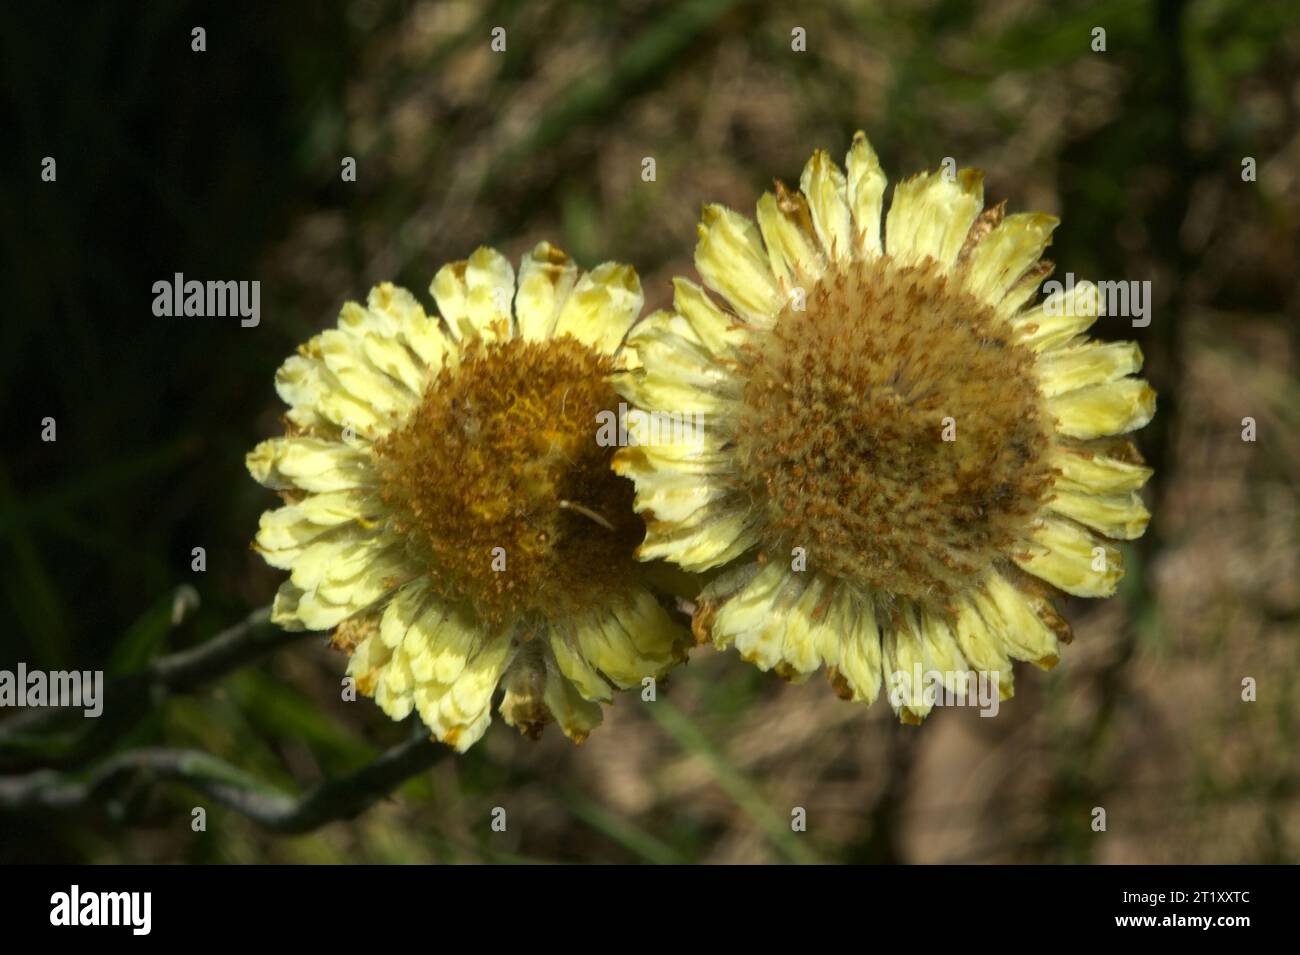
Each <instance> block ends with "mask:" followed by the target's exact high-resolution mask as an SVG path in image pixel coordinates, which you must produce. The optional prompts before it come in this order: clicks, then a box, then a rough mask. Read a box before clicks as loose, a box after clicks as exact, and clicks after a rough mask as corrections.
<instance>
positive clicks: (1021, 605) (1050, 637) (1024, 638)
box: [974, 574, 1061, 667]
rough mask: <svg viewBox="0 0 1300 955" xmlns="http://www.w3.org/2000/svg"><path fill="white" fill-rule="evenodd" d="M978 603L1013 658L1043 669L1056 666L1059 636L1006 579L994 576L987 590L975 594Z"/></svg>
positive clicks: (982, 614)
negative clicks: (1034, 664) (1057, 636)
mask: <svg viewBox="0 0 1300 955" xmlns="http://www.w3.org/2000/svg"><path fill="white" fill-rule="evenodd" d="M974 602H975V605H976V606H977V607H978V608H979V611H980V615H981V616H982V617H983V619H984V621H985V622H986V623H987V625H988V628H989V630H990V632H992V633H994V634H996V635H997V637H998V639H999V641H1000V642H1001V643H1002V645H1003V647H1004V648H1005V649H1006V651H1007V653H1009V654H1010V655H1011V656H1012V657H1014V658H1015V659H1017V660H1028V661H1030V662H1031V663H1036V664H1038V665H1039V666H1042V667H1052V666H1055V665H1056V661H1057V660H1058V659H1059V658H1060V655H1061V650H1060V645H1059V642H1058V640H1057V638H1056V634H1055V633H1054V632H1053V631H1052V629H1051V628H1050V627H1048V626H1047V624H1046V623H1044V622H1043V620H1042V619H1041V618H1040V617H1039V616H1038V614H1037V613H1035V612H1034V609H1033V607H1032V606H1031V605H1030V602H1029V600H1028V599H1027V598H1026V597H1025V595H1024V594H1023V593H1021V592H1020V591H1019V590H1017V589H1016V588H1015V587H1014V586H1013V585H1012V584H1011V583H1010V582H1009V581H1008V580H1007V579H1006V578H1005V577H1003V576H1002V575H1000V574H991V575H990V576H989V578H988V579H987V580H986V581H985V587H984V590H983V591H982V592H981V591H977V592H976V593H975V595H974Z"/></svg>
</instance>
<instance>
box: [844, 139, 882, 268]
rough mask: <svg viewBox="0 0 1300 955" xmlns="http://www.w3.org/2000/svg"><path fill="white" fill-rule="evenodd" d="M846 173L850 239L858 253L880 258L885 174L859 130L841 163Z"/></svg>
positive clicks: (874, 153) (873, 151)
mask: <svg viewBox="0 0 1300 955" xmlns="http://www.w3.org/2000/svg"><path fill="white" fill-rule="evenodd" d="M844 165H845V168H846V169H847V170H848V200H849V207H850V208H851V209H852V211H853V237H854V241H855V243H856V245H857V250H858V252H859V254H862V255H869V256H871V255H880V253H881V250H882V246H881V242H880V222H881V208H882V206H883V204H884V196H885V185H886V180H885V172H884V170H883V169H881V168H880V160H879V159H877V158H876V152H875V150H874V149H872V148H871V143H869V142H868V141H867V137H866V134H864V133H863V132H862V131H861V130H859V131H858V132H857V133H855V134H854V136H853V145H852V147H851V148H850V149H849V154H848V156H847V157H846V158H845V161H844Z"/></svg>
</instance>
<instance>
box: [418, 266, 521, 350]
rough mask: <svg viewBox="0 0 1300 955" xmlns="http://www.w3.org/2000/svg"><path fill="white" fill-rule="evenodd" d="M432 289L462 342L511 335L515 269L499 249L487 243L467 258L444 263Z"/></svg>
mask: <svg viewBox="0 0 1300 955" xmlns="http://www.w3.org/2000/svg"><path fill="white" fill-rule="evenodd" d="M429 291H430V293H431V294H432V295H433V297H434V299H435V301H437V303H438V310H439V311H440V312H441V313H442V317H443V318H444V319H445V320H446V322H447V327H448V328H449V329H450V330H451V334H452V336H453V337H455V338H456V339H457V340H458V341H464V340H466V339H469V338H474V337H478V338H480V339H482V340H483V341H485V342H493V341H498V340H501V339H506V338H509V337H510V336H511V334H512V322H511V312H512V303H513V301H514V296H515V270H514V268H513V267H512V266H511V265H510V262H509V260H508V259H507V258H506V257H505V256H504V255H502V254H501V253H500V252H498V251H497V250H496V249H490V248H487V247H486V246H483V247H480V248H478V249H476V250H475V251H474V254H473V255H471V256H470V257H469V258H468V259H467V260H465V261H462V262H452V263H449V264H447V265H444V266H443V267H442V268H441V269H439V270H438V274H437V275H435V276H434V278H433V282H432V284H431V285H430V286H429Z"/></svg>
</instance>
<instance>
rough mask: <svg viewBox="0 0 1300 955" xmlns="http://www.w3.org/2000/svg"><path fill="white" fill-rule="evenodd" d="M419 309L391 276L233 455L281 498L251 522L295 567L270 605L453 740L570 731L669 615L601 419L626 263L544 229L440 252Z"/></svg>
mask: <svg viewBox="0 0 1300 955" xmlns="http://www.w3.org/2000/svg"><path fill="white" fill-rule="evenodd" d="M430 290H431V292H432V294H433V297H434V299H435V300H436V301H437V304H438V308H439V310H440V311H441V313H442V318H441V320H439V319H438V318H437V317H436V316H435V317H430V316H428V315H426V314H425V312H424V309H423V308H422V307H421V306H420V304H419V302H417V301H416V299H415V298H414V297H413V296H412V295H411V294H410V293H409V292H407V291H405V290H404V289H400V288H395V287H394V286H392V285H390V284H384V285H380V286H379V287H377V288H376V289H374V291H372V292H371V294H370V297H369V300H368V302H367V304H366V305H364V306H363V305H360V304H357V303H349V304H347V305H345V306H344V308H343V311H342V313H341V315H340V316H339V322H338V328H336V329H330V330H328V331H325V332H323V333H321V334H320V335H317V336H316V337H314V338H313V339H311V340H310V341H309V342H307V344H306V345H304V346H302V347H301V348H300V349H299V353H298V354H297V355H294V356H292V357H291V358H289V359H288V360H287V361H286V362H285V363H284V365H283V366H282V367H281V368H280V370H279V372H278V373H277V374H276V389H277V391H278V392H279V394H280V396H281V398H283V399H284V401H285V402H286V403H287V404H288V405H289V406H290V410H289V412H288V414H287V415H286V431H287V433H286V435H285V436H284V437H281V438H274V439H271V440H269V441H265V442H263V443H262V444H260V445H258V447H257V448H256V449H254V450H253V451H252V452H251V453H250V454H249V455H248V468H249V471H250V472H251V473H252V475H253V477H254V478H256V479H257V480H258V481H259V482H260V483H262V484H264V485H265V486H267V487H270V488H274V489H276V490H278V491H280V493H281V495H282V497H283V498H284V500H285V506H283V507H281V508H279V509H277V510H273V511H268V512H266V513H265V514H263V515H262V519H261V523H260V529H259V531H258V534H257V538H256V541H255V543H254V546H255V547H256V549H257V550H258V551H260V552H261V553H262V554H263V556H264V557H265V559H266V560H267V562H268V563H270V564H271V565H272V566H274V567H278V568H282V569H285V570H288V571H290V572H291V573H290V577H289V579H288V580H287V581H286V582H285V583H284V585H283V586H282V587H281V588H280V591H279V593H278V594H277V595H276V600H275V605H274V608H273V613H272V619H273V620H275V621H276V622H277V623H279V624H280V625H281V626H284V627H286V628H290V629H293V628H306V629H312V630H327V629H333V630H334V642H335V644H336V645H338V646H341V647H343V648H344V649H346V650H348V651H349V652H350V653H351V655H352V658H351V661H350V664H349V668H348V672H349V674H351V675H352V676H354V677H355V678H356V681H357V686H358V688H359V689H360V690H361V691H362V692H363V693H366V694H368V695H372V696H374V698H375V700H376V702H377V703H379V705H380V706H381V707H382V708H383V709H384V711H385V712H386V713H387V714H388V715H389V716H391V717H392V718H393V719H404V718H405V717H406V716H408V715H409V714H410V713H411V712H412V711H415V712H418V714H419V716H420V718H421V719H422V720H423V721H424V722H425V723H426V724H427V725H428V726H429V727H430V729H431V730H432V731H433V733H434V735H435V736H436V737H437V738H438V739H440V740H443V741H444V742H446V743H448V744H450V745H453V746H455V747H456V748H457V749H459V750H461V751H464V750H465V749H467V748H468V747H469V746H470V745H472V744H473V743H474V742H475V741H476V740H477V739H479V738H480V737H481V736H482V735H483V732H484V731H485V729H486V728H487V725H488V723H489V722H490V709H491V703H492V698H493V695H494V694H495V692H496V690H497V688H498V687H501V688H502V689H503V690H504V699H503V700H502V703H501V712H502V714H503V716H504V717H505V719H506V721H507V722H508V723H510V724H511V725H513V726H517V727H519V729H520V730H521V731H523V732H525V733H527V734H529V735H534V736H535V735H536V734H537V733H539V732H540V731H541V728H542V727H543V725H544V724H545V723H547V722H550V721H552V720H553V721H555V722H557V723H559V725H560V727H561V729H562V730H563V731H564V732H565V734H566V735H568V736H569V737H571V738H572V739H574V740H577V741H581V740H582V739H583V738H585V736H586V735H587V733H588V732H589V731H590V730H591V728H592V727H594V726H595V725H596V724H597V723H598V722H599V721H600V717H601V713H600V706H599V703H601V702H605V701H608V700H609V699H610V698H611V693H612V691H613V689H615V688H621V687H627V686H631V685H633V684H640V682H641V681H642V679H643V678H645V677H647V676H660V675H662V674H663V673H664V672H666V671H667V669H669V668H670V667H671V666H672V665H673V664H674V663H676V662H678V661H679V660H680V659H681V657H682V655H683V652H682V649H681V644H682V640H681V635H680V634H679V632H678V629H677V628H676V627H675V625H674V624H673V623H672V621H671V620H670V619H669V617H668V615H667V613H666V612H665V611H664V609H663V608H662V607H661V606H660V604H659V603H658V602H657V601H656V599H655V598H654V596H652V594H651V592H650V591H649V590H648V589H646V588H645V587H644V586H642V584H641V583H640V582H639V581H640V580H641V574H640V573H639V572H638V571H639V570H640V567H639V565H637V563H636V561H635V560H634V559H633V551H634V549H635V548H636V546H637V544H638V543H640V541H641V538H642V536H643V528H642V526H641V522H640V520H639V518H637V516H636V515H635V513H633V511H632V509H631V504H632V487H631V485H630V483H629V482H628V481H626V480H625V479H624V478H621V477H618V476H617V475H616V474H614V472H613V471H612V470H611V469H610V457H611V455H612V454H613V451H614V449H613V448H612V447H602V446H600V445H599V444H598V443H597V441H596V430H597V428H596V422H597V420H598V416H599V415H601V414H602V413H603V412H607V411H609V410H610V409H611V408H612V407H613V406H614V405H616V403H617V401H618V396H617V395H616V394H615V393H614V391H613V389H612V387H611V386H610V384H609V376H610V374H611V373H612V372H614V371H615V370H616V368H617V367H618V366H617V365H616V362H615V357H614V355H615V352H616V350H617V348H618V345H619V343H620V341H621V340H622V339H623V337H624V335H625V333H626V331H627V329H628V327H629V326H630V325H631V324H632V322H633V321H634V320H635V319H636V317H637V315H638V314H639V313H640V311H641V306H642V302H643V298H642V293H641V287H640V283H639V281H638V279H637V276H636V273H635V272H634V271H633V270H632V269H631V268H629V267H627V266H622V265H616V264H613V263H607V264H605V265H602V266H600V267H598V268H596V269H594V270H593V271H592V272H590V273H586V274H583V273H582V272H580V271H579V269H578V268H577V267H576V266H575V265H574V264H573V263H572V262H571V261H570V260H569V258H568V257H567V256H565V255H564V254H563V253H562V252H560V251H559V250H557V249H555V248H553V247H552V246H550V245H549V244H547V243H542V244H540V245H538V246H537V247H536V248H534V249H533V250H532V252H531V253H529V254H528V255H526V256H525V257H524V259H523V262H522V264H521V266H520V269H519V275H518V282H517V283H516V276H515V272H514V269H512V268H511V266H510V263H509V262H508V261H506V259H505V258H503V257H502V256H501V255H500V254H498V253H497V252H495V251H493V250H491V249H486V248H483V249H479V250H478V251H477V252H475V253H474V254H473V255H472V256H470V258H469V259H468V260H467V261H465V262H457V263H454V264H451V265H447V266H445V267H443V268H442V269H441V270H440V271H439V272H438V274H437V276H436V277H435V278H434V280H433V283H432V286H431V289H430Z"/></svg>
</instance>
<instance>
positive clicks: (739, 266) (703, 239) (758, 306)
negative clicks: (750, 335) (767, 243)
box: [695, 205, 784, 325]
mask: <svg viewBox="0 0 1300 955" xmlns="http://www.w3.org/2000/svg"><path fill="white" fill-rule="evenodd" d="M697 232H698V233H699V237H700V240H699V242H698V243H697V244H696V246H695V267H696V269H698V270H699V273H700V277H701V278H703V279H704V284H705V285H706V286H708V287H709V288H710V289H712V290H713V291H715V292H717V293H718V294H719V295H721V296H723V298H725V299H726V300H727V303H728V304H729V305H731V307H732V308H733V309H735V310H736V313H737V314H738V315H740V316H741V317H742V318H745V319H747V320H749V321H751V322H754V323H756V324H759V325H768V324H771V322H772V320H773V319H774V318H775V317H776V315H777V313H778V312H780V311H781V308H782V306H783V305H784V298H783V296H782V295H781V292H780V290H779V288H778V287H777V284H776V277H775V276H773V275H772V268H771V266H770V265H769V264H768V261H767V254H766V253H765V252H764V251H763V243H762V240H761V239H760V237H759V233H758V228H757V227H756V226H755V225H754V223H753V222H751V221H750V220H749V219H747V218H745V217H744V216H742V215H740V214H739V213H737V212H733V211H732V210H731V209H728V208H726V207H724V206H719V205H707V206H705V207H704V214H703V217H702V218H701V220H700V225H699V226H698V228H697Z"/></svg>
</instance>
